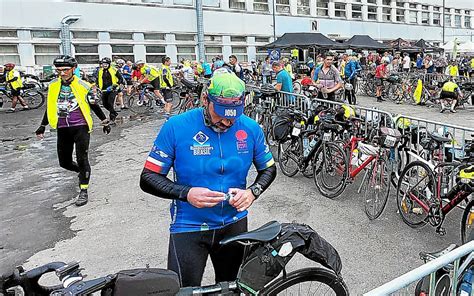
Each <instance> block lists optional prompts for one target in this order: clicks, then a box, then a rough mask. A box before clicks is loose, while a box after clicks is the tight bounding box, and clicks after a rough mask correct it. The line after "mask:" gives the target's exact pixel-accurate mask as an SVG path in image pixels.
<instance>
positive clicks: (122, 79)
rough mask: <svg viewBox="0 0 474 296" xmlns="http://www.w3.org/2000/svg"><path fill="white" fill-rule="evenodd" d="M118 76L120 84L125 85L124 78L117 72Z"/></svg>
mask: <svg viewBox="0 0 474 296" xmlns="http://www.w3.org/2000/svg"><path fill="white" fill-rule="evenodd" d="M116 76H117V78H118V84H125V79H124V78H123V76H122V73H120V72H119V71H117V72H116Z"/></svg>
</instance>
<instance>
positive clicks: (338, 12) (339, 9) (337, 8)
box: [334, 2, 346, 18]
mask: <svg viewBox="0 0 474 296" xmlns="http://www.w3.org/2000/svg"><path fill="white" fill-rule="evenodd" d="M334 15H335V16H336V17H343V18H345V17H346V4H344V3H339V2H336V3H334Z"/></svg>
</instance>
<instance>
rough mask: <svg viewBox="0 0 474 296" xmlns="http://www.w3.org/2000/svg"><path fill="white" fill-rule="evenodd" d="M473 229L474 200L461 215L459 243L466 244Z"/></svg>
mask: <svg viewBox="0 0 474 296" xmlns="http://www.w3.org/2000/svg"><path fill="white" fill-rule="evenodd" d="M473 229H474V199H473V200H471V201H470V202H469V203H468V204H467V206H466V208H465V209H464V213H463V214H462V219H461V242H462V243H463V244H465V243H467V240H468V238H469V235H470V234H471V231H473Z"/></svg>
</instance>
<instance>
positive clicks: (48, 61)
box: [35, 44, 59, 66]
mask: <svg viewBox="0 0 474 296" xmlns="http://www.w3.org/2000/svg"><path fill="white" fill-rule="evenodd" d="M57 56H59V45H58V44H42V45H35V64H36V65H39V66H42V65H52V64H53V60H54V59H55V58H56V57H57Z"/></svg>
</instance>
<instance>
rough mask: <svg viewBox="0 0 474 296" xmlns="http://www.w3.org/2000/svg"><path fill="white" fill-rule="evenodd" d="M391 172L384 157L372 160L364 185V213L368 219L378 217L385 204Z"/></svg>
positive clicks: (388, 192)
mask: <svg viewBox="0 0 474 296" xmlns="http://www.w3.org/2000/svg"><path fill="white" fill-rule="evenodd" d="M391 174H392V172H391V171H390V170H389V169H388V166H387V161H386V160H385V159H384V158H382V157H379V158H378V159H377V160H375V161H373V164H372V167H371V168H370V170H369V172H368V174H367V180H366V183H365V186H364V187H365V188H364V201H365V214H366V215H367V217H369V219H370V220H375V219H377V218H378V217H380V215H382V213H383V210H384V209H385V206H386V205H387V200H388V195H389V194H390V176H391Z"/></svg>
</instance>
